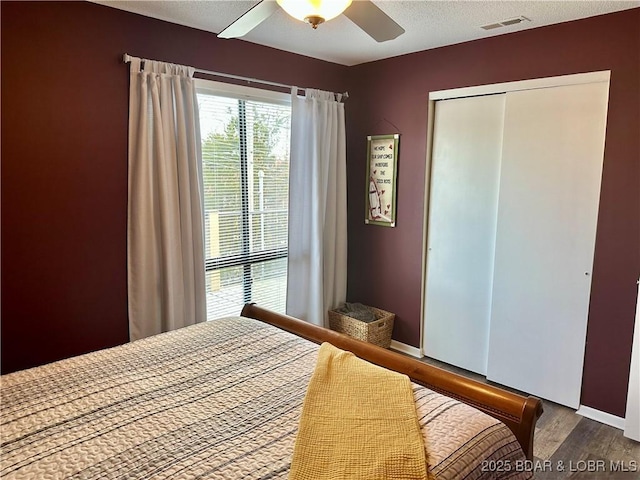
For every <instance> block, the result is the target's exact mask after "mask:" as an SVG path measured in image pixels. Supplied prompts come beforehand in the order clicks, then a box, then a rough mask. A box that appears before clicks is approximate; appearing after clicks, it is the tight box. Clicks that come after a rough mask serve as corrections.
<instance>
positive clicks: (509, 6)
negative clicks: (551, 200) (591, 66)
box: [93, 0, 640, 65]
mask: <svg viewBox="0 0 640 480" xmlns="http://www.w3.org/2000/svg"><path fill="white" fill-rule="evenodd" d="M93 1H94V2H95V3H100V4H102V5H107V6H110V7H114V8H119V9H121V10H127V11H130V12H135V13H139V14H141V15H146V16H149V17H153V18H158V19H161V20H166V21H169V22H173V23H177V24H180V25H186V26H189V27H194V28H198V29H201V30H206V31H209V32H214V33H219V32H220V31H222V30H223V29H224V28H225V27H226V26H228V25H229V24H231V23H232V22H233V21H234V20H235V19H236V18H238V17H239V16H240V15H242V14H243V13H244V12H246V11H247V10H248V9H249V8H251V7H252V6H253V5H255V4H256V3H258V2H257V1H244V0H231V1H229V0H213V1H157V0H156V1H144V0H135V1H124V0H93ZM374 3H375V4H376V5H378V7H380V8H381V9H382V10H384V12H385V13H387V15H389V16H391V18H393V19H394V20H395V21H396V22H397V23H399V24H400V25H401V26H402V27H403V28H404V29H405V30H406V33H404V34H403V35H401V36H400V37H398V38H396V39H395V40H391V41H388V42H385V43H377V42H376V41H375V40H373V39H372V38H371V37H369V36H368V35H367V34H365V33H364V32H363V31H362V30H360V29H359V28H358V27H357V26H356V25H355V24H354V23H352V22H351V21H350V20H349V19H348V18H346V17H345V16H344V15H341V16H339V17H337V18H336V19H334V20H331V21H329V22H327V23H325V24H322V25H320V26H319V27H318V29H317V30H313V29H312V28H311V27H310V26H308V25H307V24H305V23H302V22H299V21H297V20H295V19H293V18H291V17H289V16H288V15H287V14H286V13H285V12H284V11H282V10H280V9H279V10H278V11H277V12H276V13H275V14H273V15H272V16H271V17H269V18H268V19H267V20H265V21H264V22H263V23H262V24H260V25H259V26H258V27H256V28H255V29H254V30H252V31H251V32H250V33H249V34H248V35H246V36H245V37H244V38H243V40H246V41H248V42H253V43H257V44H260V45H266V46H269V47H274V48H277V49H280V50H286V51H288V52H293V53H299V54H302V55H306V56H309V57H314V58H319V59H322V60H328V61H331V62H335V63H340V64H343V65H356V64H359V63H364V62H369V61H373V60H380V59H383V58H388V57H394V56H397V55H402V54H405V53H411V52H416V51H419V50H427V49H430V48H436V47H441V46H444V45H451V44H455V43H460V42H466V41H469V40H476V39H479V38H486V37H492V36H495V35H501V34H504V33H511V32H517V31H519V30H525V29H529V28H536V27H540V26H543V25H551V24H554V23H560V22H566V21H570V20H577V19H580V18H586V17H592V16H595V15H602V14H605V13H610V12H615V11H619V10H626V9H629V8H634V7H638V6H640V1H635V0H634V1H631V0H627V1H607V0H596V1H589V0H564V1H540V0H529V1H417V0H414V1H394V0H375V2H374ZM518 16H524V17H527V18H528V19H530V20H531V21H530V22H523V23H520V24H517V25H512V26H509V27H503V28H499V29H495V30H489V31H485V30H483V29H481V28H480V26H481V25H486V24H490V23H496V22H500V21H502V20H507V19H510V18H513V17H518ZM226 41H237V40H226Z"/></svg>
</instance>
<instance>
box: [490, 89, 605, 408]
mask: <svg viewBox="0 0 640 480" xmlns="http://www.w3.org/2000/svg"><path fill="white" fill-rule="evenodd" d="M607 97H608V82H607V83H592V84H584V85H572V86H563V87H554V88H544V89H538V90H526V91H521V92H512V93H508V94H507V99H506V108H505V131H504V141H503V149H502V170H501V178H500V199H499V204H498V224H497V235H496V251H495V270H494V281H493V302H492V316H491V326H490V341H489V363H488V371H487V377H488V378H489V379H490V380H493V381H496V382H498V383H501V384H504V385H509V386H510V387H514V388H517V389H519V390H523V391H525V392H529V393H532V394H535V395H537V396H540V397H542V398H545V399H548V400H552V401H554V402H557V403H560V404H563V405H567V406H570V407H573V408H576V407H578V405H579V402H580V388H581V382H582V366H583V357H584V347H585V338H586V329H587V314H588V308H589V294H590V288H591V269H592V265H593V251H594V245H595V234H596V221H597V216H598V215H597V214H598V202H599V196H600V177H601V173H602V159H603V152H604V135H605V125H606V112H607Z"/></svg>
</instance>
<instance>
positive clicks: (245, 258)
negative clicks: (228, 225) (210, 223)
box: [194, 78, 291, 303]
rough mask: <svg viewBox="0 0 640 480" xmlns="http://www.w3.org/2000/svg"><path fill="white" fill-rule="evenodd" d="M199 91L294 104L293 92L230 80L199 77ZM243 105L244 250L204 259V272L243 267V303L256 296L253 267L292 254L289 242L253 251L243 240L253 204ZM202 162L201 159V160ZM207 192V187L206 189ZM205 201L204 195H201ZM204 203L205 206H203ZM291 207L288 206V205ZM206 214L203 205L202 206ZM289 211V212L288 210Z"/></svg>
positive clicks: (241, 155)
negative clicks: (279, 246) (250, 193)
mask: <svg viewBox="0 0 640 480" xmlns="http://www.w3.org/2000/svg"><path fill="white" fill-rule="evenodd" d="M194 80H195V88H196V93H202V94H205V95H215V96H218V97H227V98H232V99H237V100H241V101H242V100H244V101H255V102H263V103H271V104H276V105H288V106H291V95H290V94H288V93H283V92H276V91H272V90H263V89H259V88H254V87H247V86H244V85H236V84H231V83H223V82H216V81H213V80H206V79H201V78H196V79H194ZM242 105H243V104H240V105H239V117H240V120H239V123H240V125H239V129H240V168H241V174H240V175H241V190H242V191H241V196H242V238H243V242H242V252H241V253H239V254H234V255H225V256H222V257H217V258H205V261H204V267H205V273H208V272H212V271H216V270H221V269H224V268H229V267H242V272H243V273H242V292H243V301H244V303H249V302H251V299H252V296H253V290H252V288H253V285H252V283H253V282H252V266H253V265H256V264H259V263H263V262H266V261H269V260H279V259H282V258H287V257H288V254H289V245H288V242H287V246H285V247H282V248H270V249H266V250H261V251H258V252H251V251H250V249H251V246H250V245H249V242H247V241H244V240H245V239H248V238H249V230H250V222H251V220H250V214H251V212H250V210H251V208H250V204H249V198H248V197H249V188H248V154H247V142H246V137H244V135H243V134H242V132H243V131H246V117H245V116H244V108H243V107H242ZM200 163H201V164H202V159H200ZM203 191H204V190H203ZM202 202H203V204H204V198H202ZM203 206H204V205H203ZM287 210H288V207H287ZM202 211H203V214H204V208H203V209H202ZM287 213H288V212H287Z"/></svg>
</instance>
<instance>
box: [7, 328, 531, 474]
mask: <svg viewBox="0 0 640 480" xmlns="http://www.w3.org/2000/svg"><path fill="white" fill-rule="evenodd" d="M318 348H319V347H318V346H317V345H315V344H313V343H310V342H308V341H306V340H303V339H301V338H298V337H296V336H294V335H291V334H289V333H286V332H283V331H281V330H278V329H276V328H274V327H271V326H269V325H266V324H264V323H262V322H259V321H255V320H250V319H244V318H239V317H233V318H226V319H221V320H215V321H212V322H208V323H204V324H199V325H195V326H193V327H188V328H185V329H181V330H177V331H174V332H170V333H166V334H163V335H158V336H155V337H151V338H147V339H144V340H140V341H137V342H134V343H131V344H127V345H123V346H121V347H116V348H113V349H108V350H102V351H99V352H95V353H91V354H88V355H83V356H80V357H76V358H72V359H68V360H63V361H61V362H56V363H53V364H50V365H45V366H43V367H38V368H35V369H30V370H25V371H22V372H16V373H13V374H10V375H5V376H3V377H2V388H1V402H2V403H1V410H0V411H1V415H0V417H1V430H0V432H1V433H0V435H1V451H0V477H2V478H3V479H47V480H49V479H51V480H53V479H63V478H64V479H151V478H158V479H264V480H266V479H285V478H286V477H287V475H288V471H289V466H290V462H291V455H292V451H293V446H294V441H295V436H296V429H297V425H298V420H299V417H300V412H301V408H302V402H303V398H304V394H305V390H306V387H307V384H308V382H309V378H310V376H311V373H312V372H313V369H314V366H315V361H316V357H317V351H318ZM413 388H414V396H415V399H416V406H417V409H418V416H419V420H420V425H421V429H422V433H423V435H424V437H425V442H426V445H427V449H428V451H429V453H430V461H431V470H432V472H433V473H434V474H435V475H436V476H437V478H440V479H443V480H444V479H454V478H465V479H477V478H499V477H498V476H496V472H495V471H491V470H492V468H491V466H492V464H491V461H492V460H503V461H504V460H511V461H514V460H516V459H524V456H523V454H522V452H521V450H520V449H519V446H518V443H517V441H516V439H515V438H514V437H513V435H512V434H511V432H510V431H509V430H508V429H507V428H506V427H505V426H504V425H502V424H501V423H499V422H498V421H497V420H494V419H493V418H491V417H489V416H487V415H485V414H483V413H481V412H479V411H477V410H475V409H473V408H471V407H469V406H466V405H464V404H461V403H459V402H457V401H455V400H452V399H449V398H447V397H443V396H442V395H439V394H437V393H434V392H432V391H430V390H428V389H426V388H423V387H420V386H417V385H414V387H413ZM483 470H488V471H486V472H483ZM493 470H495V469H493ZM506 478H530V475H529V474H527V473H521V474H516V475H514V472H511V476H507V477H506Z"/></svg>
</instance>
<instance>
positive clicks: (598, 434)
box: [422, 357, 640, 480]
mask: <svg viewBox="0 0 640 480" xmlns="http://www.w3.org/2000/svg"><path fill="white" fill-rule="evenodd" d="M422 361H424V362H425V363H428V364H431V365H435V366H437V367H440V368H443V369H445V370H448V371H451V372H455V373H458V374H460V375H464V376H466V377H469V378H473V379H474V380H478V381H480V382H482V383H492V382H488V381H487V379H486V378H485V377H483V376H482V375H478V374H476V373H473V372H469V371H467V370H463V369H461V368H457V367H454V366H452V365H448V364H446V363H443V362H439V361H438V360H434V359H430V358H426V357H425V358H423V359H422ZM499 386H500V387H502V388H505V387H503V386H502V385H499ZM514 391H515V390H514ZM518 393H521V392H518ZM543 403H544V413H543V414H542V417H540V419H539V420H538V423H537V424H536V432H535V437H534V445H533V454H534V457H535V463H534V469H535V472H536V474H535V478H536V479H537V480H556V479H558V480H562V479H571V480H600V479H603V480H640V443H638V442H636V441H634V440H631V439H629V438H626V437H625V436H624V435H623V434H622V430H618V429H617V428H613V427H610V426H609V425H604V424H602V423H599V422H596V421H595V420H591V419H589V418H584V417H582V416H580V415H577V414H576V413H575V411H574V410H572V409H570V408H567V407H564V406H562V405H558V404H556V403H553V402H548V401H546V400H544V401H543Z"/></svg>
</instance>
